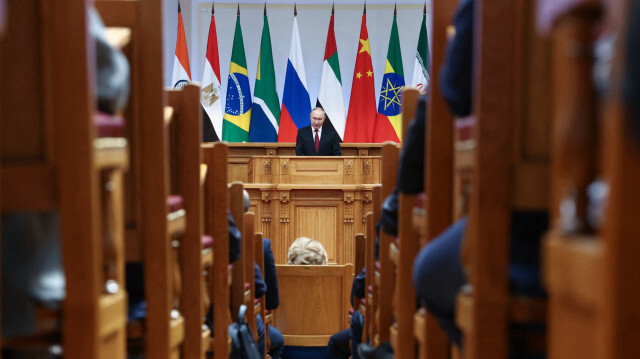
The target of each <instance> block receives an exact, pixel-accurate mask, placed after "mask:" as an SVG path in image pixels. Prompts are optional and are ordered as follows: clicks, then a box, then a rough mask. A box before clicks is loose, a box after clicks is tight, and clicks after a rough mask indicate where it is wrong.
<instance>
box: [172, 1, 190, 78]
mask: <svg viewBox="0 0 640 359" xmlns="http://www.w3.org/2000/svg"><path fill="white" fill-rule="evenodd" d="M189 82H191V69H190V68H189V53H188V52H187V40H186V39H185V37H184V23H183V22H182V11H180V2H179V1H178V38H177V40H176V55H175V58H174V59H173V76H171V84H172V86H173V88H177V89H181V88H182V87H183V86H184V85H186V84H188V83H189Z"/></svg>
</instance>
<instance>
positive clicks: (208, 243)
mask: <svg viewBox="0 0 640 359" xmlns="http://www.w3.org/2000/svg"><path fill="white" fill-rule="evenodd" d="M211 247H213V237H211V236H207V235H206V234H205V235H203V236H202V249H208V248H211Z"/></svg>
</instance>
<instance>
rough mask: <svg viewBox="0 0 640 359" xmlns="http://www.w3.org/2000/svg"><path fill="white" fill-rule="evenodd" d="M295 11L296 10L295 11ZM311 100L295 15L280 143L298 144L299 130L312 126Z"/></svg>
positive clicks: (279, 135)
mask: <svg viewBox="0 0 640 359" xmlns="http://www.w3.org/2000/svg"><path fill="white" fill-rule="evenodd" d="M294 11H295V10H294ZM310 113H311V100H310V99H309V91H308V90H307V76H306V75H305V72H304V61H303V59H302V49H301V47H300V35H299V34H298V20H297V17H296V16H295V13H294V18H293V32H292V33H291V48H290V49H289V60H288V61H287V72H286V74H285V80H284V93H283V95H282V108H281V109H280V131H279V133H278V142H296V136H297V135H298V129H299V128H303V127H306V126H309V125H311V122H310V120H309V114H310Z"/></svg>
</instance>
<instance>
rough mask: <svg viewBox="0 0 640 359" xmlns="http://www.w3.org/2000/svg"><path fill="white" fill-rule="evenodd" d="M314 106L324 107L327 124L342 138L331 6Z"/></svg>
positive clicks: (342, 117) (343, 118)
mask: <svg viewBox="0 0 640 359" xmlns="http://www.w3.org/2000/svg"><path fill="white" fill-rule="evenodd" d="M316 106H318V107H322V108H323V109H324V112H325V113H326V114H327V122H328V124H329V125H332V126H333V127H334V128H335V130H336V132H338V135H339V136H340V138H343V137H344V127H345V123H346V121H347V119H346V116H345V113H346V111H345V109H344V97H343V95H342V78H341V77H340V62H339V61H338V48H337V47H336V37H335V34H334V31H333V7H332V8H331V21H329V32H328V34H327V45H326V47H325V50H324V63H323V64H322V79H321V80H320V91H319V92H318V101H317V105H316Z"/></svg>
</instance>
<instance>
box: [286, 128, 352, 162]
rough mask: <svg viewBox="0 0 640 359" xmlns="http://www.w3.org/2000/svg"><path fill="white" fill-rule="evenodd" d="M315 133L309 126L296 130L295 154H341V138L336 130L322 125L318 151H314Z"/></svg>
mask: <svg viewBox="0 0 640 359" xmlns="http://www.w3.org/2000/svg"><path fill="white" fill-rule="evenodd" d="M314 135H315V133H314V132H313V131H312V128H311V126H307V127H303V128H301V129H299V130H298V137H297V138H296V156H341V155H342V149H341V148H340V143H341V142H342V140H341V139H340V136H338V132H336V130H335V129H334V128H333V127H331V126H326V122H325V125H323V126H322V135H321V136H320V145H319V146H318V153H316V144H315V138H314Z"/></svg>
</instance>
